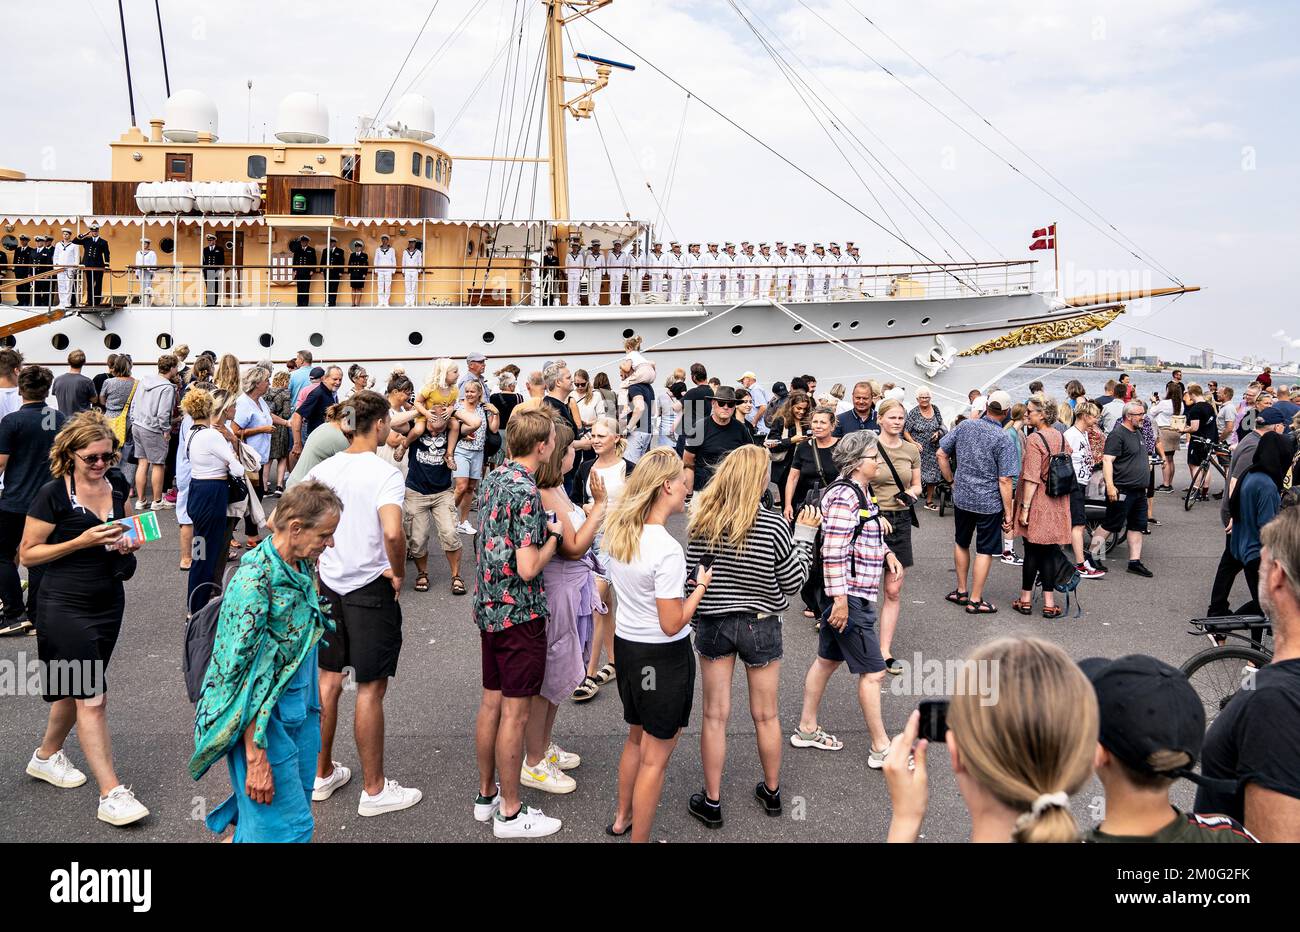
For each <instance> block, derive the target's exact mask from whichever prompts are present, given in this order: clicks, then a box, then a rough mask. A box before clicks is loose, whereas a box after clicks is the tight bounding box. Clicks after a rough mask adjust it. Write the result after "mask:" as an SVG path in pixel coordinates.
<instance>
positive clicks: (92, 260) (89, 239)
mask: <svg viewBox="0 0 1300 932" xmlns="http://www.w3.org/2000/svg"><path fill="white" fill-rule="evenodd" d="M73 242H74V243H76V244H77V245H78V246H80V247H81V264H82V265H83V266H85V269H86V307H96V306H98V305H99V301H100V298H102V297H103V295H104V269H106V268H107V267H108V263H109V260H110V256H109V252H108V240H105V239H102V238H101V237H100V235H99V224H97V223H92V224H91V225H90V235H89V236H78V237H77V238H76V239H74V240H73Z"/></svg>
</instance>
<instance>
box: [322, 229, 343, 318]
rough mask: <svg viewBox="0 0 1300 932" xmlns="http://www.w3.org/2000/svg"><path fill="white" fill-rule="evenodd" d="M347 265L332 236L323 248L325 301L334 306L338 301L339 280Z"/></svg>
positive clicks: (340, 249)
mask: <svg viewBox="0 0 1300 932" xmlns="http://www.w3.org/2000/svg"><path fill="white" fill-rule="evenodd" d="M346 266H347V255H346V254H345V253H344V252H343V247H342V246H340V245H339V241H338V240H336V239H335V238H334V237H332V236H331V237H330V244H329V246H328V247H326V249H325V303H326V304H328V305H329V306H330V307H334V306H336V305H337V304H338V303H339V282H340V281H341V280H342V279H343V269H344V268H345V267H346Z"/></svg>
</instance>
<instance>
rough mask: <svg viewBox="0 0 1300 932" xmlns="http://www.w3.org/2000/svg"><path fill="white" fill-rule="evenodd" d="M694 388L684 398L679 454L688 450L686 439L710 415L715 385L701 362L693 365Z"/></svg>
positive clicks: (692, 434) (679, 433)
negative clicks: (711, 383) (710, 383)
mask: <svg viewBox="0 0 1300 932" xmlns="http://www.w3.org/2000/svg"><path fill="white" fill-rule="evenodd" d="M691 384H692V388H691V389H690V390H688V391H687V392H686V397H685V398H683V399H682V427H681V430H679V431H678V432H677V454H678V455H679V456H680V455H681V454H683V453H684V452H685V451H686V441H687V440H688V439H690V438H691V437H693V436H694V435H695V425H696V423H698V422H700V421H703V420H704V419H705V418H707V417H708V416H709V399H710V398H711V397H712V396H713V387H712V386H711V385H709V373H708V371H707V370H706V369H705V368H704V366H702V365H701V364H700V363H698V362H697V363H694V364H692V365H691Z"/></svg>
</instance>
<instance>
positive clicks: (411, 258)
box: [402, 236, 424, 307]
mask: <svg viewBox="0 0 1300 932" xmlns="http://www.w3.org/2000/svg"><path fill="white" fill-rule="evenodd" d="M419 243H420V241H419V240H418V239H416V238H415V237H414V236H412V237H411V238H410V239H409V240H407V241H406V251H405V252H404V253H402V278H403V279H404V281H405V287H404V288H403V291H404V292H405V294H406V306H407V307H415V305H416V304H417V303H419V298H420V272H421V271H423V268H424V253H423V252H422V251H421V250H420V245H419Z"/></svg>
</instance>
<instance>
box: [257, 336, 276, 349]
mask: <svg viewBox="0 0 1300 932" xmlns="http://www.w3.org/2000/svg"><path fill="white" fill-rule="evenodd" d="M257 342H258V343H261V344H262V345H263V346H270V345H271V344H272V343H274V342H275V337H273V336H271V335H270V334H269V333H264V334H262V335H261V336H260V337H258V338H257Z"/></svg>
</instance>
